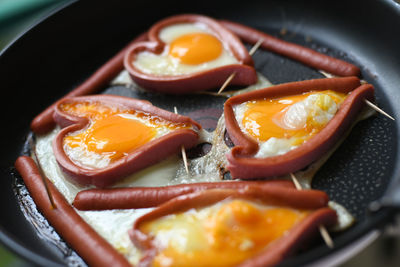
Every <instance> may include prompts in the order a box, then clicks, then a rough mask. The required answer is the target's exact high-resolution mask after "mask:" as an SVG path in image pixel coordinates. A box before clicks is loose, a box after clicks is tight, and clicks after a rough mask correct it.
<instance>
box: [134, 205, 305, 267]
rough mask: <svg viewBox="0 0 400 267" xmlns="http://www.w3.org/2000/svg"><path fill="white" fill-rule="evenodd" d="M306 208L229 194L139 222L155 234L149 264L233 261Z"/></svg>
mask: <svg viewBox="0 0 400 267" xmlns="http://www.w3.org/2000/svg"><path fill="white" fill-rule="evenodd" d="M307 214H309V211H301V210H295V209H291V208H287V207H276V206H267V205H261V204H257V203H255V202H252V201H248V200H241V199H234V200H232V199H230V200H225V201H222V202H219V203H216V204H213V205H211V206H209V207H205V208H200V209H191V210H188V211H186V212H181V213H177V214H172V215H167V216H164V217H161V218H158V219H155V220H154V221H149V222H146V223H143V225H142V226H141V227H140V230H141V231H142V232H144V233H145V234H148V235H150V236H152V237H154V240H153V244H154V245H155V246H156V248H157V254H156V256H155V257H154V260H153V262H152V266H157V267H158V266H162V267H167V266H216V265H218V266H234V265H237V264H239V263H240V262H243V261H244V260H245V259H249V258H252V257H253V256H254V255H257V254H259V253H260V252H261V251H263V250H265V248H266V247H267V246H268V245H269V244H270V243H272V242H273V241H275V240H277V239H279V238H280V237H282V236H283V235H285V234H286V233H287V231H289V230H290V229H291V228H292V227H293V226H294V225H295V224H296V223H298V222H299V221H301V220H302V219H303V218H304V217H305V216H307ZM204 255H207V257H204Z"/></svg>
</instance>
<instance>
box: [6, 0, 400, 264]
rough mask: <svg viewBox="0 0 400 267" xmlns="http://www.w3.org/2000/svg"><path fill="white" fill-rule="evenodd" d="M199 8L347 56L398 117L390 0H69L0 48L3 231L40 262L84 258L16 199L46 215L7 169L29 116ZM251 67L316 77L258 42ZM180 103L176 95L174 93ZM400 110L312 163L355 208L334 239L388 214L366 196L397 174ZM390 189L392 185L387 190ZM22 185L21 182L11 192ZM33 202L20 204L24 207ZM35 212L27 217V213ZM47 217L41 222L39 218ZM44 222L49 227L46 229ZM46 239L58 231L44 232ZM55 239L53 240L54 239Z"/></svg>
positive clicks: (395, 19)
mask: <svg viewBox="0 0 400 267" xmlns="http://www.w3.org/2000/svg"><path fill="white" fill-rule="evenodd" d="M188 12H190V13H200V14H205V15H209V16H212V17H215V18H221V19H230V20H234V21H238V22H241V23H244V24H246V25H250V26H253V27H255V28H258V29H261V30H264V31H266V32H269V33H271V34H274V35H276V36H278V37H280V38H283V39H285V40H288V41H292V42H295V43H299V44H302V45H305V46H308V47H311V48H314V49H316V50H319V51H320V52H323V53H327V54H329V55H333V56H336V57H339V58H343V59H345V60H348V61H350V62H353V63H355V64H356V65H358V66H361V68H362V76H363V78H364V79H365V80H366V81H368V82H370V83H372V84H373V85H374V86H375V87H376V97H377V103H378V105H379V106H380V107H382V108H383V109H384V110H386V111H387V112H389V113H390V114H393V115H394V116H395V117H396V118H400V116H399V115H400V105H399V103H400V75H399V73H400V49H399V48H400V6H399V5H398V4H396V3H395V2H392V1H389V0H387V1H373V0H371V1H345V2H338V1H334V2H332V1H329V2H326V1H307V2H305V3H299V2H298V1H268V2H267V1H238V2H235V1H218V2H217V1H201V2H200V1H199V2H192V1H186V2H182V1H159V2H155V1H136V2H133V1H112V2H111V1H104V2H103V1H96V2H91V3H89V2H88V1H87V2H83V1H82V2H79V3H73V4H72V5H70V6H68V7H67V8H65V9H63V10H62V11H60V12H57V13H56V14H54V15H53V16H50V17H49V18H47V19H46V20H44V21H43V22H42V23H40V24H39V25H37V26H36V27H34V28H33V29H31V30H30V31H28V32H27V33H26V34H24V35H23V36H22V37H20V38H19V39H18V40H17V41H16V42H15V43H14V44H13V45H12V46H10V47H9V48H8V49H7V50H6V51H3V53H2V55H1V56H0V85H1V88H2V94H3V97H2V100H3V103H2V104H1V105H0V110H1V114H2V116H1V118H2V125H3V127H1V128H2V132H1V138H0V140H1V151H2V152H1V153H0V155H1V160H0V164H1V170H2V171H3V177H2V179H0V184H1V194H0V201H1V203H2V204H1V211H0V212H1V216H0V230H1V231H0V239H1V240H2V242H3V243H5V244H6V245H7V246H9V247H10V248H11V249H13V250H14V251H16V252H17V253H19V254H20V255H22V256H23V257H25V258H27V259H29V260H31V261H33V262H36V263H38V264H40V265H45V266H53V265H56V264H62V265H63V264H66V263H68V264H71V265H79V264H82V261H81V260H80V259H79V257H78V256H76V255H75V254H74V252H73V251H72V250H70V249H69V248H68V246H67V245H66V244H65V243H63V242H61V241H59V237H58V236H57V234H56V233H55V232H54V231H53V230H52V228H51V227H48V226H46V227H44V228H45V229H46V230H45V231H43V232H42V235H40V236H39V237H38V235H37V232H36V230H35V228H34V227H33V226H32V223H31V222H29V221H27V219H26V218H25V217H24V215H23V213H22V212H21V208H20V204H21V202H22V203H25V204H27V203H28V204H27V205H25V207H31V209H32V212H31V213H30V215H29V216H28V218H31V221H33V224H36V225H40V227H42V226H43V225H46V223H47V222H46V220H45V219H43V217H41V215H40V213H37V212H36V211H35V207H34V204H33V203H30V204H29V202H30V201H31V200H30V197H29V195H28V193H27V191H26V189H25V188H24V186H23V184H21V181H20V180H18V179H17V181H15V179H14V177H15V176H18V175H14V171H13V169H12V166H13V163H14V161H15V159H16V158H17V157H18V156H19V155H20V154H21V153H26V152H27V151H24V143H25V139H26V137H27V136H28V134H29V124H30V121H31V120H32V119H33V117H34V116H35V115H36V114H38V113H39V112H40V111H42V110H43V109H44V108H45V107H46V106H47V105H49V104H51V103H52V102H53V101H55V100H56V99H57V98H59V97H61V96H62V95H63V94H65V93H66V92H68V91H69V90H71V89H73V88H74V87H75V86H77V85H79V83H81V82H82V81H83V80H84V79H85V78H87V77H88V76H89V75H90V74H91V73H92V72H93V71H95V70H96V69H97V68H98V67H100V66H101V65H102V64H103V63H104V62H105V61H106V60H107V59H109V58H110V57H111V56H113V55H114V54H115V53H116V52H117V51H118V50H119V49H121V48H122V47H123V46H124V45H125V44H126V43H128V42H129V41H130V40H132V39H133V38H134V37H135V36H136V35H138V34H139V33H141V32H144V31H145V30H146V29H147V28H148V27H149V26H150V25H152V24H153V23H154V22H156V21H157V20H159V19H161V18H164V17H166V16H169V15H174V14H178V13H188ZM254 59H255V62H256V68H257V70H258V71H260V72H261V73H263V74H264V75H265V76H267V77H268V78H269V79H270V80H271V82H273V83H282V82H288V81H297V80H304V79H311V78H317V77H321V74H320V73H318V72H316V71H315V70H312V69H310V68H308V67H305V66H303V65H301V64H299V63H296V62H294V61H291V60H288V59H286V58H283V57H281V56H278V55H274V54H272V53H269V52H265V51H258V52H257V53H256V54H255V55H254ZM106 92H108V93H115V94H123V95H128V96H135V97H140V98H146V99H150V100H151V101H152V102H153V104H155V105H158V106H160V107H162V108H168V109H171V107H173V106H174V105H177V106H178V108H179V110H180V112H181V113H183V114H190V113H191V112H193V111H195V110H196V109H199V108H200V107H206V108H210V107H213V108H214V107H218V106H220V105H221V103H222V101H221V100H218V99H217V98H215V99H213V100H212V101H209V100H208V99H207V98H205V97H204V96H196V98H193V96H181V97H171V96H161V95H157V96H154V95H148V94H139V95H138V94H135V93H133V92H132V91H131V90H129V89H127V88H123V87H113V88H108V89H107V90H106ZM181 103H184V104H181ZM398 127H399V122H398V120H397V121H395V122H393V121H391V120H389V119H387V118H385V117H383V116H381V115H377V116H375V117H372V118H370V119H368V120H366V121H363V122H361V123H359V124H358V125H357V126H356V127H355V128H354V129H353V131H352V133H351V134H350V136H349V137H348V138H347V139H346V140H345V142H344V143H343V144H342V145H341V146H340V148H339V149H338V150H337V151H336V152H335V154H334V155H333V156H332V157H331V159H330V160H329V161H328V162H327V163H326V164H325V165H324V166H323V168H322V169H321V170H320V171H319V172H318V174H317V176H316V177H315V180H314V182H313V186H314V187H315V188H318V189H322V190H325V191H326V192H327V193H328V194H329V195H330V197H331V199H333V200H335V201H337V202H339V203H342V204H343V205H344V206H346V207H347V208H348V209H349V210H350V211H351V212H352V213H353V214H354V215H355V216H356V218H357V220H358V222H357V224H356V225H354V226H353V227H352V228H350V229H349V230H347V231H345V232H342V233H339V234H337V235H335V236H334V241H335V250H337V249H340V248H343V247H344V246H346V245H348V244H350V243H352V242H354V241H355V240H356V239H357V238H359V237H361V236H363V235H364V234H366V233H367V232H368V231H370V230H372V229H375V228H378V227H380V226H382V225H383V224H385V223H387V222H388V220H389V219H390V218H391V217H392V216H391V215H392V214H393V213H394V212H393V209H392V208H387V207H385V208H382V209H380V210H379V211H378V212H375V213H370V212H368V206H369V204H370V203H371V202H372V201H374V200H378V199H381V198H382V197H384V196H386V197H388V199H389V200H391V199H394V196H395V192H396V190H395V189H396V188H395V185H396V183H399V181H400V177H399V176H400V164H399V160H398V155H399V152H400V149H399V143H398V141H397V140H398V136H399V131H398ZM388 189H390V190H389V191H390V192H388ZM15 192H19V194H17V195H16V194H15ZM26 212H28V213H29V212H30V209H29V208H28V209H25V213H26ZM32 218H33V219H32ZM42 228H43V227H42ZM43 234H45V235H47V236H46V237H44V236H43ZM49 240H53V241H54V240H55V241H54V242H50V241H49ZM57 240H58V241H57ZM331 252H332V251H331V250H329V249H328V248H326V247H325V246H324V245H323V244H322V242H321V243H317V244H315V245H313V246H312V249H311V250H308V251H305V252H304V253H301V254H300V255H298V256H296V257H294V258H292V259H288V260H286V261H285V262H284V263H283V265H297V266H298V265H301V264H304V263H306V262H311V261H315V260H317V259H319V258H321V257H323V256H326V255H327V254H329V253H331Z"/></svg>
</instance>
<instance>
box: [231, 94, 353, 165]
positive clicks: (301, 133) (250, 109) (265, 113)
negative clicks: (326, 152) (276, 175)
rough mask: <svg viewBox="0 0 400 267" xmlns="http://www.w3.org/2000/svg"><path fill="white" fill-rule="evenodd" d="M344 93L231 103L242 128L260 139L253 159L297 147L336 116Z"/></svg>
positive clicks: (278, 153) (344, 95)
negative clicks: (233, 104) (234, 104)
mask: <svg viewBox="0 0 400 267" xmlns="http://www.w3.org/2000/svg"><path fill="white" fill-rule="evenodd" d="M345 98H346V94H343V93H338V92H334V91H331V90H327V91H321V92H308V93H304V94H300V95H293V96H286V97H282V98H277V99H261V100H254V101H248V102H245V103H241V104H238V105H236V106H234V112H235V117H236V120H237V121H238V123H239V126H240V128H241V130H242V131H243V132H244V133H246V134H248V135H250V136H251V137H253V138H254V139H256V140H257V141H258V142H259V145H260V147H259V151H258V152H257V154H256V155H255V157H256V158H265V157H271V156H276V155H282V154H285V153H286V152H288V151H290V150H292V149H294V148H296V147H298V146H300V145H301V144H303V143H304V142H306V141H307V140H309V139H310V138H311V137H313V136H314V135H315V134H317V133H318V132H320V131H321V130H322V129H323V128H324V127H325V125H326V124H327V123H328V122H329V121H330V120H331V119H332V118H333V116H335V114H336V112H337V111H338V109H339V107H340V104H341V103H342V102H343V100H344V99H345Z"/></svg>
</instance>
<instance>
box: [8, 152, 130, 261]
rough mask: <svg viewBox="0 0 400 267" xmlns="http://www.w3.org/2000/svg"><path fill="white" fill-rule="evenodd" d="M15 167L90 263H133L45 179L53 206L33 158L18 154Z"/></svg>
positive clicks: (55, 224)
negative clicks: (88, 222)
mask: <svg viewBox="0 0 400 267" xmlns="http://www.w3.org/2000/svg"><path fill="white" fill-rule="evenodd" d="M15 167H16V169H17V171H18V172H19V173H20V174H21V176H22V178H23V180H24V182H25V185H26V186H27V188H28V190H29V192H30V194H31V196H32V198H33V200H34V201H35V203H36V205H37V207H38V209H39V210H40V211H41V212H42V213H43V215H44V216H45V217H46V219H47V220H48V221H49V222H50V224H51V225H52V226H53V227H54V229H55V230H56V231H57V232H58V233H59V234H60V235H61V236H62V238H63V239H64V240H65V241H66V242H67V243H68V245H70V246H71V247H72V248H73V249H74V250H75V251H76V252H77V253H78V254H79V255H80V256H81V257H82V258H83V259H84V260H85V262H86V263H87V264H88V265H90V266H105V267H107V266H121V267H126V266H131V265H130V264H129V262H128V261H127V260H126V259H125V257H124V256H123V255H122V254H120V253H118V252H117V251H116V250H115V249H114V248H113V247H112V246H111V245H110V244H109V243H108V242H107V241H106V240H104V239H103V238H102V237H101V236H100V235H99V234H97V233H96V231H94V230H93V228H92V227H90V226H89V225H88V224H87V223H86V222H85V221H84V220H83V219H82V218H81V217H80V216H79V215H78V214H77V213H76V211H75V210H74V208H73V207H72V206H71V205H69V204H68V202H67V201H66V200H65V198H64V196H63V195H62V194H61V193H60V192H59V191H58V190H57V188H56V187H55V186H54V185H53V183H52V182H51V181H50V180H48V179H47V178H46V179H47V184H48V187H49V190H50V192H51V195H52V197H53V200H54V203H55V205H56V208H55V209H54V208H53V207H52V206H51V204H50V201H49V197H48V195H47V193H46V189H45V186H44V184H43V181H42V177H41V176H40V173H39V170H38V168H37V166H36V164H35V162H34V160H33V159H32V158H30V157H27V156H22V157H19V158H18V159H17V161H16V162H15ZM99 255H101V256H99Z"/></svg>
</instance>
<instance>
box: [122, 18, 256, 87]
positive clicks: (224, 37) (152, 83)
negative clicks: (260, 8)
mask: <svg viewBox="0 0 400 267" xmlns="http://www.w3.org/2000/svg"><path fill="white" fill-rule="evenodd" d="M179 23H201V24H204V25H206V26H207V28H208V29H210V30H211V31H212V32H213V33H214V34H215V35H216V36H217V37H218V38H219V40H220V41H221V42H222V43H223V44H224V47H225V48H226V49H229V50H230V52H231V53H232V55H233V56H234V57H236V59H237V60H238V61H239V64H231V65H225V66H221V67H217V68H213V69H210V70H205V71H200V72H194V73H190V74H182V75H174V76H172V75H168V76H167V75H164V76H162V75H154V74H148V73H144V72H142V71H140V70H139V69H138V68H136V67H135V66H134V64H133V62H134V61H135V58H136V56H137V54H138V53H140V52H142V51H149V52H152V53H155V54H160V53H162V51H163V50H164V47H165V43H164V42H163V41H162V40H160V38H159V33H160V31H161V30H162V29H163V28H165V27H167V26H170V25H174V24H179ZM148 37H149V41H148V42H141V43H136V44H133V45H132V46H131V47H130V48H129V51H128V52H127V53H126V56H125V59H124V64H125V68H126V69H127V70H128V71H129V73H130V75H131V77H132V79H133V80H134V81H135V82H136V83H138V84H139V85H141V86H143V87H144V88H146V89H149V90H152V91H157V92H163V93H171V94H183V93H190V92H194V91H200V90H207V89H212V88H218V87H221V86H222V84H223V83H224V82H225V81H226V79H227V78H228V77H229V76H230V75H231V74H232V73H236V75H235V77H234V78H233V79H232V81H231V82H230V84H231V85H243V86H245V85H250V84H254V83H256V81H257V74H256V71H255V69H254V67H253V65H254V64H253V59H252V58H251V56H250V55H249V53H248V51H247V49H246V47H244V45H243V44H242V43H241V42H240V40H239V38H237V37H236V36H235V35H234V34H232V33H231V32H230V31H228V30H227V29H226V28H225V27H224V26H222V25H221V24H220V23H219V22H218V21H216V20H214V19H212V18H209V17H205V16H201V15H190V14H186V15H179V16H173V17H169V18H166V19H164V20H161V21H160V22H158V23H157V24H155V25H154V26H152V27H151V28H150V30H149V34H148Z"/></svg>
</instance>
